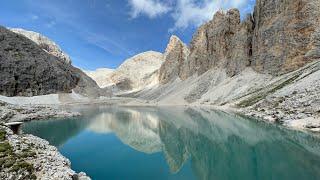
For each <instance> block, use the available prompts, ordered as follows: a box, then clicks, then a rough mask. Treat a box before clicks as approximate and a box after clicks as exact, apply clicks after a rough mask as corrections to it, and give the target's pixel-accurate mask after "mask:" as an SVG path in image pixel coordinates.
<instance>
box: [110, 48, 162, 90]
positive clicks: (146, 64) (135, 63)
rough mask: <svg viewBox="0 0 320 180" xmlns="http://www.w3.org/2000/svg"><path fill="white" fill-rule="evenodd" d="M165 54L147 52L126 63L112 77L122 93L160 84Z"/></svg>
mask: <svg viewBox="0 0 320 180" xmlns="http://www.w3.org/2000/svg"><path fill="white" fill-rule="evenodd" d="M162 63H163V54H162V53H159V52H155V51H147V52H144V53H140V54H138V55H135V56H133V57H131V58H129V59H127V60H125V61H124V63H122V64H121V65H120V66H119V67H118V68H117V69H116V70H115V71H114V72H113V73H112V74H111V76H110V78H111V80H112V82H113V83H114V84H115V86H116V88H118V89H119V90H120V91H129V90H140V89H143V88H146V87H148V86H152V85H155V84H158V83H159V80H158V76H159V74H158V73H159V72H158V70H159V68H160V66H161V64H162Z"/></svg>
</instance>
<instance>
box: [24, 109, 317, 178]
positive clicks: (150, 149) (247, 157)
mask: <svg viewBox="0 0 320 180" xmlns="http://www.w3.org/2000/svg"><path fill="white" fill-rule="evenodd" d="M73 110H77V111H80V112H81V113H82V114H83V116H81V117H77V118H73V119H55V120H47V121H32V122H29V123H26V124H25V125H24V127H23V131H24V132H26V133H31V134H34V135H36V136H39V137H41V138H44V139H46V140H48V141H49V142H50V143H51V144H53V145H55V146H56V147H58V149H59V151H60V152H61V153H62V154H63V155H64V156H66V157H67V158H69V159H70V161H71V163H72V168H73V169H74V170H76V171H78V172H79V171H84V172H86V173H87V174H88V175H89V176H91V177H92V178H93V179H98V180H105V179H111V180H136V179H137V180H144V179H152V180H157V179H159V180H160V179H161V180H162V179H182V180H188V179H200V180H202V179H204V180H206V179H208V180H214V179H218V180H219V179H222V180H224V179H230V180H231V179H232V180H233V179H244V180H250V179H268V180H269V179H279V180H286V179H288V180H289V179H290V180H292V179H299V180H304V179H306V180H309V179H320V141H319V139H318V138H316V137H313V136H311V135H308V134H304V133H301V132H295V131H289V130H285V129H283V128H279V127H277V126H274V125H269V124H265V123H261V122H256V121H254V120H249V119H246V118H243V117H240V116H237V115H231V114H227V113H224V112H220V111H215V110H210V109H200V108H199V109H191V108H173V107H170V108H125V107H107V106H96V107H93V106H90V107H79V108H77V109H73Z"/></svg>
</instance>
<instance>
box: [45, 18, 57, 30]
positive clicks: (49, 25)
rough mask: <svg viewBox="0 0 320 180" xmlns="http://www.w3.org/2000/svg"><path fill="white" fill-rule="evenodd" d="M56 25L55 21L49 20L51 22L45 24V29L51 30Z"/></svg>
mask: <svg viewBox="0 0 320 180" xmlns="http://www.w3.org/2000/svg"><path fill="white" fill-rule="evenodd" d="M56 24H57V23H56V21H54V20H51V21H49V22H48V23H47V24H46V27H47V28H52V27H53V26H55V25H56Z"/></svg>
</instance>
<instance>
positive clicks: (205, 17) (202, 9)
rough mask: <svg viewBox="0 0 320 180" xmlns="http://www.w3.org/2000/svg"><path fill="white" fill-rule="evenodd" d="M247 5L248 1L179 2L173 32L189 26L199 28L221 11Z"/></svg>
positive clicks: (175, 12)
mask: <svg viewBox="0 0 320 180" xmlns="http://www.w3.org/2000/svg"><path fill="white" fill-rule="evenodd" d="M247 3H248V0H202V1H198V0H177V6H176V8H175V11H174V12H173V14H172V17H173V19H174V20H175V24H174V27H173V28H172V29H171V31H172V30H177V29H185V28H187V27H189V26H195V27H197V26H199V25H201V24H203V23H204V22H206V21H209V20H210V19H212V17H213V14H214V13H215V12H217V11H218V10H219V9H229V8H242V7H243V6H245V5H246V4H247Z"/></svg>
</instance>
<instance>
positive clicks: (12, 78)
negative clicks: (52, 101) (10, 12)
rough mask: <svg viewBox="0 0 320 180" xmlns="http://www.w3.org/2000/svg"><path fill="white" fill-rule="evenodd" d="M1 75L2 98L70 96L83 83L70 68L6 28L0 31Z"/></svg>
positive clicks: (0, 28) (0, 89) (0, 90)
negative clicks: (68, 94) (55, 94)
mask: <svg viewBox="0 0 320 180" xmlns="http://www.w3.org/2000/svg"><path fill="white" fill-rule="evenodd" d="M0 71H1V73H0V94H2V95H5V96H35V95H44V94H51V93H58V92H71V90H72V89H73V88H75V87H76V86H77V84H78V82H79V80H80V77H79V76H78V75H77V74H74V73H73V68H72V67H71V66H67V65H66V64H64V63H62V62H61V61H59V59H58V58H57V57H55V56H53V55H50V54H48V53H47V52H45V51H43V50H42V48H40V47H39V46H38V45H37V44H36V43H34V42H32V41H31V40H29V39H28V38H26V37H24V36H22V35H18V34H16V33H13V32H11V31H9V30H7V29H6V28H4V27H0Z"/></svg>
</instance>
